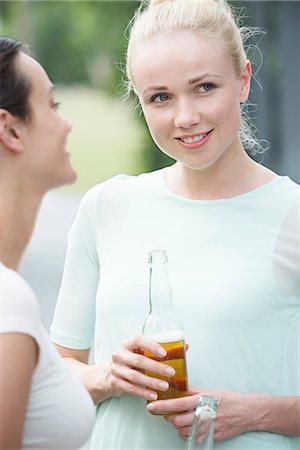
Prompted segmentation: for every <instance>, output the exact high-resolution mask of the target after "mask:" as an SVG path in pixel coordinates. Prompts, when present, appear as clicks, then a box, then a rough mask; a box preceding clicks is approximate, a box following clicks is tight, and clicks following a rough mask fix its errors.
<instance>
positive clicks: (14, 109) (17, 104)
mask: <svg viewBox="0 0 300 450" xmlns="http://www.w3.org/2000/svg"><path fill="white" fill-rule="evenodd" d="M22 51H23V44H22V43H21V42H19V41H15V40H14V39H9V38H6V37H0V108H2V109H6V110H7V111H8V112H10V113H11V114H12V115H14V116H16V117H19V118H20V119H22V120H29V119H30V108H29V104H28V97H29V93H30V90H31V83H30V80H28V78H27V77H26V76H25V75H24V74H22V71H21V70H20V69H19V68H18V66H17V58H18V55H19V54H20V53H21V52H22Z"/></svg>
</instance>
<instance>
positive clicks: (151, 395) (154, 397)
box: [148, 393, 157, 400]
mask: <svg viewBox="0 0 300 450" xmlns="http://www.w3.org/2000/svg"><path fill="white" fill-rule="evenodd" d="M148 398H149V400H157V394H152V393H151V394H149V396H148Z"/></svg>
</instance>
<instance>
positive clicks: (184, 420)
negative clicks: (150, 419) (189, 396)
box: [165, 410, 195, 429]
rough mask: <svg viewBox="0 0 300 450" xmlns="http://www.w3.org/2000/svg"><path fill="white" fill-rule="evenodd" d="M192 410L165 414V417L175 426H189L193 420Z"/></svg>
mask: <svg viewBox="0 0 300 450" xmlns="http://www.w3.org/2000/svg"><path fill="white" fill-rule="evenodd" d="M194 416H195V414H194V410H193V411H191V412H187V413H182V414H173V415H170V416H165V419H166V420H167V421H168V422H170V423H172V425H174V427H175V428H178V429H179V428H184V427H191V426H192V423H193V420H194Z"/></svg>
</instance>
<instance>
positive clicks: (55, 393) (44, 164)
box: [0, 37, 95, 450]
mask: <svg viewBox="0 0 300 450" xmlns="http://www.w3.org/2000/svg"><path fill="white" fill-rule="evenodd" d="M0 78H1V91H0V302H1V327H0V347H1V353H0V366H1V369H0V399H1V400H0V448H1V450H19V449H30V450H33V449H37V450H42V449H59V450H63V449H69V450H71V449H73V450H74V449H79V448H80V447H81V446H82V445H83V444H84V443H85V442H86V440H87V439H88V437H89V434H90V432H91V429H92V425H93V421H94V414H95V411H94V406H93V402H92V400H91V398H90V395H89V394H88V393H87V391H86V389H85V388H84V387H83V386H82V384H81V383H80V382H79V381H78V379H77V378H75V377H74V376H73V375H72V374H71V373H70V371H69V369H68V368H67V367H65V363H64V362H63V361H62V360H61V358H60V356H59V355H58V353H57V351H56V349H55V348H54V346H53V344H52V342H51V341H50V339H49V336H48V334H47V332H46V330H45V328H44V326H43V324H42V321H41V317H40V307H39V304H38V300H37V298H36V297H35V294H34V293H33V291H32V290H31V288H30V286H28V284H27V283H26V282H25V280H24V279H23V278H22V277H21V276H20V275H19V273H18V270H19V268H20V264H21V259H22V256H23V253H24V251H25V249H26V246H27V244H28V242H29V240H30V237H31V234H32V232H33V228H34V224H35V220H36V216H37V213H38V210H39V207H40V204H41V202H42V199H43V197H44V195H45V194H46V192H47V191H48V190H49V189H52V188H55V187H58V186H62V185H64V184H70V183H74V181H75V180H76V176H77V175H76V172H75V170H74V169H73V167H72V165H71V162H70V154H69V153H68V151H67V138H68V135H69V133H70V131H71V129H72V126H71V124H70V122H69V121H68V120H67V119H66V118H65V117H63V116H62V115H61V114H60V113H59V111H58V103H57V102H56V99H55V90H54V86H53V84H52V83H51V81H50V80H49V78H48V76H47V74H46V72H45V70H44V69H43V68H42V66H41V65H40V64H39V63H38V62H37V61H36V60H35V59H33V58H32V57H31V56H29V55H28V54H26V53H25V52H24V50H23V47H22V44H21V43H20V42H17V41H15V40H13V39H8V38H4V37H0Z"/></svg>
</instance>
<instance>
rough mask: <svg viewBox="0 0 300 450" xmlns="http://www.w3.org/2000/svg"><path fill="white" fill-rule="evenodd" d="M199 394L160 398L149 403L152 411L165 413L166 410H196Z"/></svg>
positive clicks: (148, 406) (149, 408)
mask: <svg viewBox="0 0 300 450" xmlns="http://www.w3.org/2000/svg"><path fill="white" fill-rule="evenodd" d="M197 399H198V395H195V396H187V397H181V398H174V399H170V400H159V401H156V402H152V403H150V404H149V405H147V408H148V410H149V411H151V412H155V413H158V414H163V413H164V411H174V412H183V411H189V410H194V409H195V406H196V403H197Z"/></svg>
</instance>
